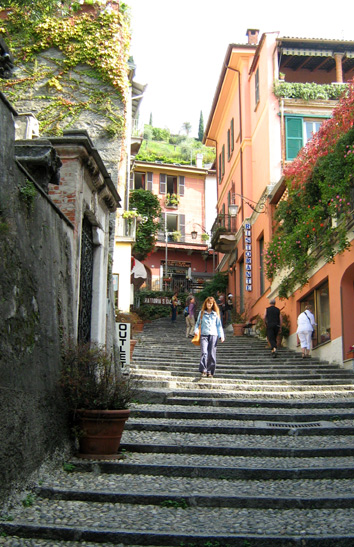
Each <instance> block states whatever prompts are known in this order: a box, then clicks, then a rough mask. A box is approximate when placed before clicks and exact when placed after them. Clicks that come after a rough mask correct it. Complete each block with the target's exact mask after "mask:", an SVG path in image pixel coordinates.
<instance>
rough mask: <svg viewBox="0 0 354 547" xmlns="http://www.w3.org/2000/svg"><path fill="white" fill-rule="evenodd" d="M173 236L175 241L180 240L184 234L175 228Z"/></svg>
mask: <svg viewBox="0 0 354 547" xmlns="http://www.w3.org/2000/svg"><path fill="white" fill-rule="evenodd" d="M171 237H172V239H173V241H180V239H181V237H182V234H181V232H179V231H178V230H175V231H174V232H172V235H171Z"/></svg>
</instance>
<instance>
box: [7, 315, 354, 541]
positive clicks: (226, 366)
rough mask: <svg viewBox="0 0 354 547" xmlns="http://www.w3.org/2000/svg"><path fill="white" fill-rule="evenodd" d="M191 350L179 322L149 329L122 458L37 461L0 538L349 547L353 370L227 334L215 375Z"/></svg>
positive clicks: (138, 357)
mask: <svg viewBox="0 0 354 547" xmlns="http://www.w3.org/2000/svg"><path fill="white" fill-rule="evenodd" d="M198 360H199V351H198V349H196V348H194V347H193V346H192V344H190V341H189V340H188V339H186V338H185V336H184V323H183V322H182V321H180V322H178V323H177V325H176V326H172V325H171V324H170V323H169V322H168V321H167V320H158V321H156V322H154V323H150V324H148V325H146V326H145V327H144V332H143V333H142V334H141V335H140V337H139V342H138V344H137V346H136V349H135V352H134V362H133V364H132V366H131V373H132V374H134V375H137V376H139V377H140V378H141V380H142V383H143V388H142V390H141V392H140V395H139V402H135V403H134V404H133V405H132V410H131V417H130V418H129V420H128V422H127V424H126V429H125V431H124V434H123V438H122V445H121V453H122V456H123V457H124V459H121V460H118V461H106V462H99V461H83V460H79V459H77V458H72V461H71V462H70V463H71V464H72V465H73V466H74V469H73V470H72V472H66V471H64V470H63V469H55V470H48V469H43V470H42V471H41V473H40V475H39V477H38V480H37V481H36V484H34V485H33V489H32V490H31V491H28V492H26V493H25V494H24V496H26V501H27V503H26V505H27V506H26V507H24V506H23V505H22V504H19V505H18V506H15V507H13V508H10V509H9V512H8V514H7V515H2V520H1V521H0V528H1V530H2V533H3V537H1V536H0V545H5V546H6V547H14V546H31V547H32V546H43V547H44V546H48V547H49V546H51V547H53V546H63V547H64V546H67V547H74V546H75V547H76V546H79V545H80V546H87V547H93V546H98V545H103V546H107V547H108V546H109V545H110V546H111V545H128V546H130V547H134V546H138V545H145V546H150V547H156V546H158V545H160V546H170V545H175V546H179V547H193V546H204V547H227V546H229V547H231V546H240V547H251V546H252V547H253V546H254V547H256V546H257V547H262V546H267V547H273V546H278V545H279V546H293V545H294V546H295V545H296V546H317V547H334V546H351V547H352V546H353V545H354V442H353V434H354V397H353V380H354V376H353V374H351V373H348V372H346V371H343V370H342V369H340V368H339V367H338V366H333V365H329V364H328V363H323V362H320V361H318V360H316V359H309V360H306V362H305V363H304V362H303V361H305V360H302V359H301V357H300V356H299V355H298V354H294V353H293V352H290V351H288V350H286V349H284V348H283V349H281V350H280V352H279V357H278V358H277V359H272V358H271V356H270V352H269V350H268V348H267V347H266V344H265V342H264V341H259V340H255V339H253V338H248V337H242V338H240V339H237V338H236V337H233V335H232V334H229V333H227V338H226V342H225V343H224V344H223V345H220V346H219V348H218V356H217V363H218V364H217V375H216V376H215V378H214V379H212V380H207V379H205V380H204V379H203V380H200V378H199V374H198ZM65 467H66V468H67V466H65ZM25 536H27V538H26V537H25Z"/></svg>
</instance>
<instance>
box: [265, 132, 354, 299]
mask: <svg viewBox="0 0 354 547" xmlns="http://www.w3.org/2000/svg"><path fill="white" fill-rule="evenodd" d="M353 173H354V128H352V129H350V130H349V131H348V132H347V133H346V134H345V135H343V136H342V138H340V139H339V140H338V142H337V144H336V145H335V147H334V148H333V151H332V152H330V153H328V154H327V155H324V156H322V157H319V158H318V159H317V162H316V163H315V165H314V168H313V170H312V172H311V174H310V176H308V178H307V179H306V181H305V182H304V183H303V184H302V185H301V186H297V185H294V184H293V179H292V178H291V177H288V178H287V189H288V198H287V200H284V201H281V202H280V203H279V205H278V208H277V211H276V213H275V219H276V221H277V230H276V232H275V235H274V237H273V240H272V241H271V242H270V244H269V245H268V248H267V251H266V257H265V258H266V271H267V277H268V279H270V280H272V279H273V278H274V276H275V274H276V273H277V272H278V271H281V270H283V271H284V272H285V273H286V275H285V277H284V278H283V280H282V281H281V283H280V287H279V296H280V297H282V298H286V297H287V296H288V295H289V294H291V293H292V292H293V291H294V289H295V288H296V286H297V285H299V286H301V287H302V286H304V285H305V284H306V283H307V282H308V279H309V275H310V271H311V269H312V268H313V267H314V266H315V265H316V263H317V261H318V258H319V257H320V256H321V257H322V258H324V260H325V261H326V262H334V260H335V256H336V255H337V254H338V253H342V252H343V251H345V250H346V249H348V248H349V245H350V244H349V240H348V237H347V225H348V221H349V220H350V219H351V217H352V209H353V191H354V177H353Z"/></svg>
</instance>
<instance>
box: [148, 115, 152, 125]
mask: <svg viewBox="0 0 354 547" xmlns="http://www.w3.org/2000/svg"><path fill="white" fill-rule="evenodd" d="M149 125H151V126H152V112H150V119H149Z"/></svg>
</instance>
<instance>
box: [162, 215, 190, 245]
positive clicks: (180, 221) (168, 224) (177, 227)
mask: <svg viewBox="0 0 354 547" xmlns="http://www.w3.org/2000/svg"><path fill="white" fill-rule="evenodd" d="M162 221H163V226H164V230H163V231H162V232H160V238H161V239H165V231H166V232H180V234H181V236H180V239H179V241H181V242H184V241H185V235H186V216H185V215H174V214H172V213H163V216H162ZM167 239H168V241H176V240H175V239H174V237H173V236H172V235H168V236H167Z"/></svg>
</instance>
